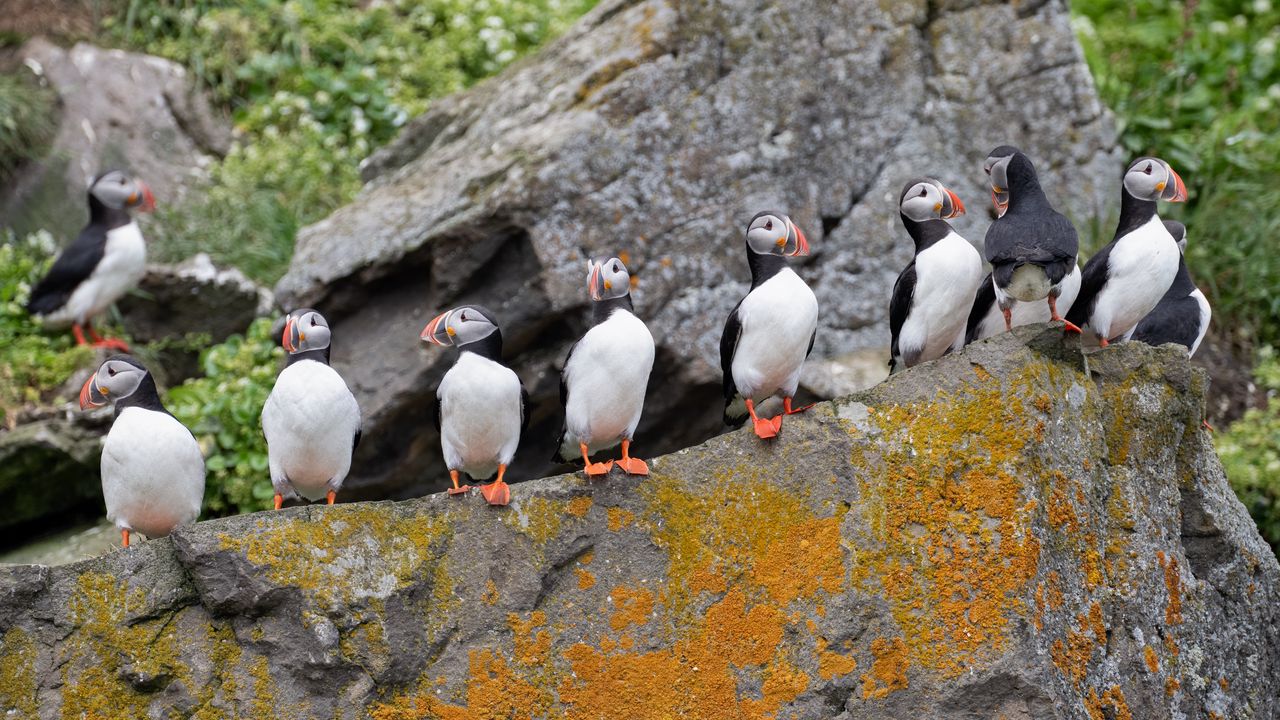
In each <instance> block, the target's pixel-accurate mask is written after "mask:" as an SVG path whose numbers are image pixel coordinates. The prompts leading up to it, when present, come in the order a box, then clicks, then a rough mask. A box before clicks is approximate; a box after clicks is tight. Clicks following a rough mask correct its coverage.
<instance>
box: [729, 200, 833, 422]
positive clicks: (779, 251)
mask: <svg viewBox="0 0 1280 720" xmlns="http://www.w3.org/2000/svg"><path fill="white" fill-rule="evenodd" d="M808 253H809V241H808V240H806V239H805V236H804V233H803V232H801V231H800V228H798V227H796V224H795V223H793V222H791V218H789V217H787V216H786V215H783V214H782V213H780V212H772V211H769V212H762V213H760V214H759V215H756V216H755V217H754V218H752V219H751V223H750V224H749V225H748V226H747V264H748V265H749V266H750V268H751V290H750V292H748V293H747V295H746V297H744V298H742V300H740V301H738V304H737V305H736V306H734V308H733V311H732V312H730V313H729V319H728V321H727V322H725V325H724V333H723V334H722V335H721V336H720V369H721V371H722V372H723V373H724V398H725V411H724V421H725V423H726V424H728V425H731V426H734V427H737V426H738V425H741V424H742V423H743V422H744V421H745V419H746V418H747V417H748V416H750V417H751V422H752V426H753V429H754V430H755V433H756V435H758V436H760V437H762V438H771V437H775V436H776V435H777V434H778V432H779V431H781V430H782V415H778V416H777V417H774V418H771V419H764V418H761V417H759V415H757V414H756V408H755V406H756V403H758V402H761V401H763V400H765V399H767V398H770V397H773V396H774V395H777V394H781V395H782V396H783V415H792V414H795V413H798V412H802V411H804V410H807V409H808V408H807V407H804V408H798V409H793V408H792V407H791V402H792V398H794V397H795V394H796V389H797V388H798V387H799V385H800V370H801V368H802V367H803V366H804V361H805V358H806V357H808V356H809V352H810V351H811V350H813V340H814V337H816V335H817V331H818V299H817V297H816V296H814V294H813V291H812V290H810V289H809V286H808V285H806V284H805V282H804V280H801V279H800V276H799V275H797V274H796V273H795V271H794V270H792V269H791V268H790V267H787V258H788V257H795V256H798V255H807V254H808Z"/></svg>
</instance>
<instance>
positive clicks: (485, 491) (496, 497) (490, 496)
mask: <svg viewBox="0 0 1280 720" xmlns="http://www.w3.org/2000/svg"><path fill="white" fill-rule="evenodd" d="M480 494H481V495H483V496H484V501H485V502H487V503H489V504H490V505H507V504H510V502H511V486H510V485H508V484H506V483H505V482H503V481H502V480H494V481H493V482H491V483H489V484H488V485H481V486H480Z"/></svg>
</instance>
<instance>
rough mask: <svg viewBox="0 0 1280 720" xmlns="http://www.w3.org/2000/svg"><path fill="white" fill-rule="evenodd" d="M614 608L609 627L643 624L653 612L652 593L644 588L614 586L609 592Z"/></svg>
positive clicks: (619, 627)
mask: <svg viewBox="0 0 1280 720" xmlns="http://www.w3.org/2000/svg"><path fill="white" fill-rule="evenodd" d="M609 596H610V597H611V598H613V606H614V608H615V610H614V612H613V617H611V618H609V627H611V628H613V629H614V630H625V629H626V628H627V626H628V625H643V624H645V623H647V622H649V616H650V615H651V614H652V613H653V593H652V592H650V591H648V590H646V589H644V588H635V589H632V588H629V587H627V586H625V585H619V586H618V587H615V588H614V589H613V591H612V592H611V593H610V594H609Z"/></svg>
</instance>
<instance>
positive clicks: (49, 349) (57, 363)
mask: <svg viewBox="0 0 1280 720" xmlns="http://www.w3.org/2000/svg"><path fill="white" fill-rule="evenodd" d="M56 250H57V246H56V245H55V244H54V242H53V237H52V236H51V235H49V233H47V232H38V233H34V234H32V235H28V236H27V237H24V238H20V239H19V238H15V237H14V235H13V233H12V232H10V231H7V230H6V231H4V233H3V235H0V422H4V423H5V424H7V425H10V426H11V425H12V424H13V422H14V421H15V419H16V415H17V412H18V411H19V410H20V409H22V408H23V407H24V406H27V405H30V404H35V403H38V402H40V401H41V400H45V399H48V398H49V396H51V395H53V394H54V393H55V391H57V390H58V389H59V388H60V387H61V386H62V385H63V384H64V383H65V382H66V381H67V378H68V377H70V376H71V374H72V373H73V372H75V370H76V369H77V368H79V367H81V366H83V365H85V364H87V363H88V362H89V361H90V360H91V359H92V358H93V351H92V350H91V349H89V348H88V347H77V346H76V344H75V341H74V340H73V339H72V337H71V333H69V332H65V331H46V330H45V329H44V328H43V327H42V326H41V325H40V324H39V323H37V322H36V321H35V319H34V318H32V317H31V316H30V315H28V314H27V310H26V307H25V306H26V304H27V299H28V298H29V297H30V296H31V288H32V286H33V285H34V284H35V283H36V281H38V280H39V279H40V277H41V276H42V275H43V274H44V273H45V272H46V271H47V270H48V269H49V266H50V265H52V264H53V258H54V255H55V253H56Z"/></svg>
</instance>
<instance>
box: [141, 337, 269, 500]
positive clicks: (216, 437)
mask: <svg viewBox="0 0 1280 720" xmlns="http://www.w3.org/2000/svg"><path fill="white" fill-rule="evenodd" d="M271 324H272V323H271V320H270V319H268V318H259V319H257V320H255V321H254V322H253V324H252V325H250V326H249V329H248V330H247V331H246V332H245V334H244V335H233V336H231V337H230V338H228V339H227V340H226V342H223V343H222V344H220V345H215V346H213V347H211V348H209V349H207V350H205V351H204V353H202V354H201V357H200V366H201V369H202V370H203V372H204V377H201V378H196V379H192V380H187V381H186V382H185V383H183V384H182V385H179V386H178V387H175V388H173V389H171V390H170V391H169V392H168V395H167V397H166V399H165V406H166V407H167V408H168V409H169V412H171V413H173V416H174V417H176V418H178V420H180V421H182V424H184V425H186V426H187V427H188V428H190V429H191V432H192V433H194V434H195V436H196V440H197V441H199V443H200V449H201V451H203V452H204V456H205V466H206V468H207V470H208V474H207V476H206V478H205V492H204V496H205V504H204V513H205V514H206V515H215V516H216V515H229V514H234V513H238V512H252V511H254V510H265V509H267V508H270V507H271V496H272V492H273V491H272V489H271V477H270V475H269V473H268V472H267V441H266V439H265V438H264V437H263V435H262V424H261V417H262V407H263V405H265V404H266V402H267V396H268V395H270V394H271V388H272V386H274V385H275V381H276V373H277V371H278V369H279V365H280V360H281V358H283V357H284V351H283V350H282V349H281V348H280V346H279V345H277V344H276V343H275V342H274V341H273V340H272V339H271Z"/></svg>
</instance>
